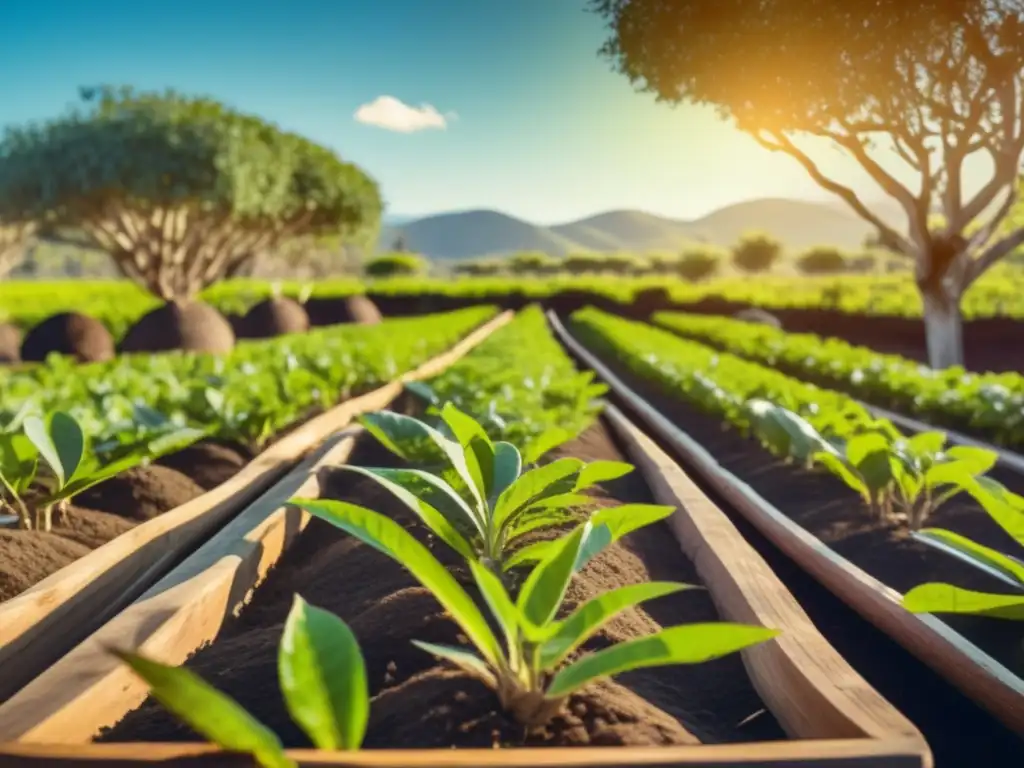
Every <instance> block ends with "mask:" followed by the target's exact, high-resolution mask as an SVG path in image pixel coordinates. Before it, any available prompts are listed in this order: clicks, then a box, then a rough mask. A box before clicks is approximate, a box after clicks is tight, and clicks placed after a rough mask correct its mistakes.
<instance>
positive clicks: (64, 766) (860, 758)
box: [0, 739, 921, 768]
mask: <svg viewBox="0 0 1024 768" xmlns="http://www.w3.org/2000/svg"><path fill="white" fill-rule="evenodd" d="M916 748H917V747H916V744H915V743H908V744H892V743H890V744H882V743H880V742H877V741H873V740H871V739H852V740H838V739H837V740H828V741H790V742H769V743H756V744H716V745H701V746H694V747H573V748H566V749H554V748H550V749H536V748H534V749H466V750H451V749H448V750H446V749H436V750H374V751H366V752H321V751H316V750H290V751H289V752H288V754H289V755H290V756H291V757H292V759H294V760H295V761H296V762H297V763H298V764H299V765H300V766H303V768H329V767H330V768H343V767H344V768H477V767H478V766H487V767H488V768H619V767H621V768H633V767H634V766H636V768H640V766H648V767H649V768H672V767H673V766H694V767H696V766H703V767H704V768H918V766H920V765H921V758H920V756H919V755H918V754H917V752H916ZM157 763H159V764H160V765H161V766H163V767H164V768H180V767H182V766H188V767H189V768H214V766H216V767H217V768H222V767H223V768H243V766H244V767H245V768H252V766H253V762H252V760H251V758H248V757H246V756H242V755H229V754H226V753H224V752H219V751H217V750H216V748H214V747H210V746H207V745H203V744H88V745H75V746H64V747H60V746H40V745H36V744H0V768H43V767H44V766H46V767H47V768H99V766H112V767H116V768H133V767H135V766H138V767H139V768H142V767H144V766H152V765H155V764H157Z"/></svg>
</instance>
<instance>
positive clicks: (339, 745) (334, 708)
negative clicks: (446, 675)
mask: <svg viewBox="0 0 1024 768" xmlns="http://www.w3.org/2000/svg"><path fill="white" fill-rule="evenodd" d="M111 653H113V654H115V655H116V656H118V657H119V658H121V659H122V660H123V661H124V662H125V663H127V664H128V665H129V666H130V667H131V668H132V670H133V671H134V672H135V674H137V675H138V676H139V677H141V678H142V679H143V680H144V681H145V682H146V683H147V684H148V685H149V687H150V694H151V695H152V696H153V698H155V699H156V700H157V701H159V702H160V703H161V704H162V705H163V706H164V707H165V708H166V709H167V710H168V711H169V712H171V714H173V715H174V716H175V717H177V718H178V719H179V720H181V721H182V722H183V723H185V724H186V725H188V726H189V727H190V728H191V729H192V730H194V731H195V732H196V733H198V734H200V735H201V736H203V737H205V738H207V739H209V740H210V741H212V742H214V743H215V744H217V745H218V746H219V747H221V748H222V749H225V750H229V751H232V752H242V753H246V754H249V755H251V756H252V757H253V759H254V760H256V762H257V763H258V764H259V765H260V766H262V768H295V767H296V766H297V763H296V762H295V761H293V760H292V759H291V758H290V757H288V755H287V754H286V753H285V750H284V746H283V745H282V744H281V740H280V739H279V738H278V737H277V735H275V734H274V732H273V731H271V730H270V729H269V728H267V727H266V726H265V725H263V724H262V723H260V722H259V721H258V720H257V719H256V718H255V717H253V716H252V715H251V714H249V713H248V712H247V711H246V710H245V709H244V708H243V707H242V706H241V705H240V704H239V703H238V702H236V701H235V700H234V699H232V698H231V697H230V696H227V695H225V694H223V693H220V692H219V691H217V690H216V689H215V688H213V687H212V686H210V685H209V684H208V683H206V682H204V681H203V680H202V678H200V677H199V676H198V675H196V674H195V673H194V672H192V671H191V670H188V669H186V668H184V667H171V666H168V665H166V664H161V663H159V662H157V661H154V660H152V659H149V658H146V657H145V656H142V655H139V654H135V653H130V652H127V651H120V650H115V649H111ZM277 673H278V679H279V681H280V685H281V692H282V693H283V695H284V701H285V705H286V707H287V708H288V713H289V714H290V715H291V718H292V720H293V721H295V723H296V724H297V725H298V726H299V727H300V728H302V730H303V732H305V734H306V736H308V737H309V740H310V741H311V742H312V743H313V745H314V746H315V747H316V748H317V749H331V750H337V749H343V750H357V749H359V748H360V746H362V743H363V737H364V736H365V734H366V724H367V722H368V720H369V712H370V695H369V688H368V686H367V679H366V666H365V663H364V661H363V655H362V652H361V651H360V649H359V644H358V642H356V638H355V635H353V634H352V630H351V629H349V627H348V625H347V624H345V622H343V621H342V620H341V619H339V618H338V617H337V616H335V615H334V614H332V613H330V612H328V611H324V610H322V609H320V608H316V607H315V606H312V605H310V604H309V603H307V602H305V601H304V600H303V599H302V598H301V597H299V596H298V595H296V596H295V600H294V602H293V603H292V608H291V611H290V612H289V613H288V618H287V620H286V621H285V625H284V634H283V635H282V637H281V645H280V646H279V648H278V654H277Z"/></svg>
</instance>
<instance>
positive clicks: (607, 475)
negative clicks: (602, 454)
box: [573, 461, 634, 491]
mask: <svg viewBox="0 0 1024 768" xmlns="http://www.w3.org/2000/svg"><path fill="white" fill-rule="evenodd" d="M633 469H634V467H633V465H632V464H627V463H626V462H624V461H592V462H590V463H588V464H587V465H586V466H585V467H583V469H581V470H580V474H579V477H578V478H577V479H576V487H575V488H573V490H574V491H582V490H584V489H586V488H590V487H591V486H594V485H597V484H598V483H605V482H608V481H609V480H616V479H618V478H620V477H622V476H623V475H628V474H629V473H630V472H632V471H633Z"/></svg>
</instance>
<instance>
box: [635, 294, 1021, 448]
mask: <svg viewBox="0 0 1024 768" xmlns="http://www.w3.org/2000/svg"><path fill="white" fill-rule="evenodd" d="M654 322H655V323H657V324H658V325H661V326H664V327H666V328H669V329H671V330H672V331H675V332H677V333H680V334H682V335H683V336H686V337H687V338H691V339H695V340H697V341H700V342H703V343H706V344H710V345H712V346H714V347H717V348H719V349H723V350H725V351H726V352H730V353H732V354H736V355H739V356H741V357H745V358H747V359H749V360H754V361H757V362H759V363H764V364H765V365H769V366H772V367H778V368H781V369H783V370H786V371H789V372H792V373H793V374H795V375H797V376H799V377H801V378H804V379H810V380H812V381H815V382H819V383H821V384H823V385H825V386H828V387H833V388H835V389H839V390H842V391H844V392H849V393H850V394H852V395H854V396H856V397H859V398H861V399H862V400H865V401H867V402H870V403H872V404H874V405H878V406H882V407H884V408H889V409H891V410H895V411H898V412H900V413H903V414H906V415H907V416H916V417H918V418H922V419H924V420H926V421H929V422H933V423H936V424H938V425H941V426H946V427H950V428H954V429H966V430H968V431H972V432H975V433H978V434H980V435H983V436H984V437H986V438H988V439H990V440H992V441H994V442H996V443H999V444H1001V445H1005V446H1013V447H1024V376H1021V374H1019V373H998V374H997V373H986V374H977V373H969V372H967V371H965V370H964V369H963V368H960V367H956V368H947V369H943V370H936V369H932V368H929V367H927V366H924V365H922V364H920V363H918V362H915V361H913V360H908V359H906V358H904V357H900V356H899V355H886V354H881V353H879V352H875V351H874V350H872V349H869V348H867V347H860V346H855V345H853V344H849V343H847V342H845V341H843V340H841V339H836V338H831V337H821V336H817V335H815V334H810V333H787V332H786V331H783V330H780V329H777V328H772V327H770V326H767V325H760V324H755V323H746V322H743V321H740V320H733V319H731V318H725V317H715V316H707V315H693V314H685V313H680V312H665V313H657V314H656V315H655V316H654Z"/></svg>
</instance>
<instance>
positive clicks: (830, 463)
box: [813, 451, 868, 496]
mask: <svg viewBox="0 0 1024 768" xmlns="http://www.w3.org/2000/svg"><path fill="white" fill-rule="evenodd" d="M813 458H814V460H815V461H816V462H818V463H819V464H823V465H824V466H825V468H826V469H828V471H829V472H831V473H832V474H833V475H835V476H836V477H838V478H839V479H840V480H842V481H843V482H844V483H846V484H847V485H848V486H849V487H850V488H852V489H853V490H855V491H856V492H857V493H859V494H861V495H864V496H866V495H867V490H868V487H867V485H865V484H864V481H863V480H862V479H861V477H860V475H858V474H856V472H855V471H854V470H852V469H851V468H850V467H849V465H848V464H847V463H846V459H845V458H843V457H840V456H836V455H835V454H831V453H824V452H821V451H819V452H818V453H815V454H814V457H813Z"/></svg>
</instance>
